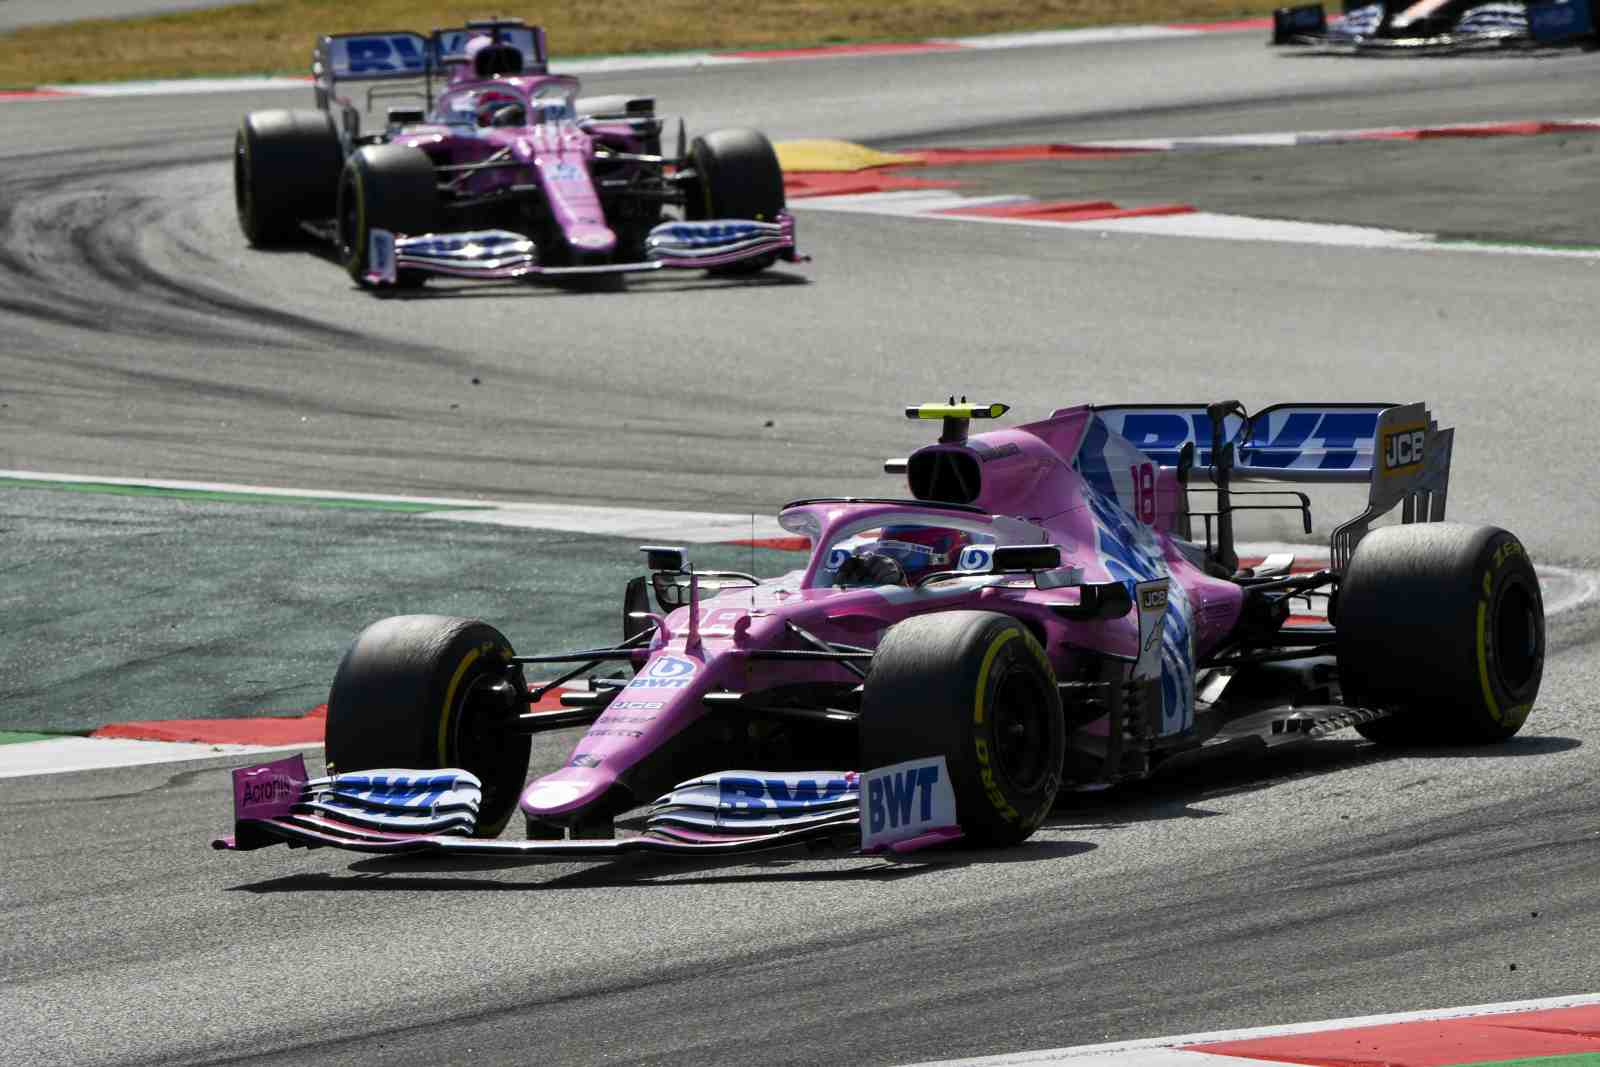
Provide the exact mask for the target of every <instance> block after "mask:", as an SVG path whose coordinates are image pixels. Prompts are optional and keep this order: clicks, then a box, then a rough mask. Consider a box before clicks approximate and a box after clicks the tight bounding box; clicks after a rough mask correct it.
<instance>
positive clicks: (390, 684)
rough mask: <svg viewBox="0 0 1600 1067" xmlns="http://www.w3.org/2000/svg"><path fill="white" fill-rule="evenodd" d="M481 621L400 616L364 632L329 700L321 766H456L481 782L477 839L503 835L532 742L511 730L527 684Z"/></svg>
mask: <svg viewBox="0 0 1600 1067" xmlns="http://www.w3.org/2000/svg"><path fill="white" fill-rule="evenodd" d="M511 655H512V652H511V645H510V643H509V642H507V641H506V639H505V637H504V636H502V635H501V633H500V631H498V630H496V629H495V628H494V627H492V626H490V625H488V624H487V623H482V622H475V621H473V620H471V619H453V618H447V617H445V616H441V615H398V616H395V617H393V618H389V619H383V620H381V621H379V622H375V623H373V624H372V625H371V626H369V627H367V628H366V629H365V630H363V631H362V632H361V635H360V636H359V637H357V638H356V640H355V643H354V644H352V645H351V646H350V648H349V650H348V651H346V652H345V654H344V659H343V660H341V661H340V663H339V670H338V673H336V674H335V675H334V679H333V690H332V691H331V692H330V693H329V694H328V733H327V757H328V766H329V767H330V768H331V769H332V770H334V771H337V772H341V773H342V772H345V771H361V770H371V769H373V768H377V767H404V768H411V769H415V770H436V769H438V768H441V767H457V768H460V769H462V770H467V771H471V772H472V773H473V774H475V775H477V776H478V778H479V779H480V780H481V781H482V782H483V804H482V806H481V808H480V809H479V812H478V825H477V831H476V835H477V836H479V837H495V836H497V835H498V834H499V833H500V831H501V830H503V829H504V828H505V825H506V822H507V820H508V819H510V817H511V814H512V812H514V811H515V810H516V807H517V798H518V796H519V795H520V793H521V792H522V784H523V782H524V780H525V779H526V778H527V774H528V752H529V749H530V747H531V744H532V739H531V738H529V737H528V736H527V735H526V734H518V733H515V732H513V731H512V730H511V729H509V725H510V720H511V719H512V717H513V716H515V714H516V713H517V712H519V711H521V710H523V709H522V704H521V701H522V698H523V695H524V694H526V692H527V684H526V682H524V680H523V677H522V668H521V667H519V666H517V665H516V664H515V663H513V662H512V660H511Z"/></svg>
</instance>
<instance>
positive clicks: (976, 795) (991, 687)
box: [860, 611, 1067, 845]
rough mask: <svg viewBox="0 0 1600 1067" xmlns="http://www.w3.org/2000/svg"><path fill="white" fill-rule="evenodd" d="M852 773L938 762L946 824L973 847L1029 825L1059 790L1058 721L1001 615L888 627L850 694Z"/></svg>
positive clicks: (1034, 653) (1023, 631) (1053, 703)
mask: <svg viewBox="0 0 1600 1067" xmlns="http://www.w3.org/2000/svg"><path fill="white" fill-rule="evenodd" d="M860 730H861V761H862V762H861V768H862V770H863V771H865V770H871V769H873V768H877V767H884V766H889V765H891V764H895V763H900V762H903V761H905V760H911V759H917V758H919V757H923V756H943V757H944V758H945V765H946V766H947V767H948V768H949V771H950V782H951V785H952V786H953V788H954V790H955V798H956V817H957V819H959V821H960V823H961V829H962V832H963V834H964V835H965V836H966V838H967V839H968V840H970V841H972V842H973V843H975V844H979V845H1014V844H1016V843H1017V842H1019V841H1022V840H1024V839H1025V838H1027V837H1028V835H1029V834H1032V833H1033V832H1034V831H1035V830H1036V829H1038V828H1039V824H1040V823H1041V822H1043V821H1044V818H1045V816H1046V815H1048V814H1049V813H1050V807H1051V805H1052V804H1054V802H1055V798H1056V791H1057V790H1058V789H1059V788H1060V786H1061V761H1062V758H1063V756H1064V754H1065V752H1066V743H1067V736H1066V721H1065V719H1063V718H1062V714H1061V695H1060V692H1059V690H1057V688H1056V678H1055V672H1054V671H1053V670H1051V668H1050V663H1049V661H1048V660H1046V659H1045V654H1044V649H1042V648H1040V647H1039V642H1038V641H1036V640H1035V639H1034V637H1033V635H1032V634H1031V633H1029V632H1028V629H1027V627H1025V626H1023V625H1022V624H1021V623H1019V622H1017V620H1015V619H1013V618H1011V617H1010V616H1007V615H1000V614H996V613H994V612H987V611H952V612H944V613H940V614H935V615H923V616H920V617H917V618H912V619H907V620H906V621H904V622H901V623H898V624H896V625H895V626H893V627H891V628H890V629H889V631H888V632H887V633H886V634H884V637H883V641H882V643H880V644H879V645H878V650H877V652H876V653H874V655H873V657H872V670H871V673H869V674H868V675H867V682H866V687H865V689H864V691H863V693H862V697H861V718H860Z"/></svg>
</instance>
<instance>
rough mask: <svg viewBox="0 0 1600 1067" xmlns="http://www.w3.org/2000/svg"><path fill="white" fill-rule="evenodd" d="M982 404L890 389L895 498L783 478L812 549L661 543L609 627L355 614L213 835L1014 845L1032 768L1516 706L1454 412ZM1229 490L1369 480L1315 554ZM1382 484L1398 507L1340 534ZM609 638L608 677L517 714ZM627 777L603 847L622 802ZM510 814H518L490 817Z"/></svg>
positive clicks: (477, 846) (1533, 666)
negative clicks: (802, 495) (293, 733)
mask: <svg viewBox="0 0 1600 1067" xmlns="http://www.w3.org/2000/svg"><path fill="white" fill-rule="evenodd" d="M1005 410H1006V408H1005V406H1004V405H1001V404H993V405H989V404H967V403H965V402H961V403H957V402H955V401H953V400H952V402H951V403H948V404H935V405H924V406H922V407H916V408H910V409H907V414H908V415H911V416H913V417H918V418H934V419H938V420H941V421H942V424H943V433H942V434H941V436H940V438H939V440H938V441H937V443H934V444H930V445H927V446H925V447H923V448H921V449H918V450H917V451H916V452H914V453H913V454H912V455H911V456H910V458H909V459H907V460H892V461H890V462H889V463H888V464H887V465H886V466H887V468H888V469H889V470H891V471H893V472H903V473H904V474H905V476H906V482H907V488H908V489H909V492H910V496H909V498H906V499H846V498H838V499H818V500H801V501H796V502H795V503H792V504H790V505H788V506H787V507H785V508H784V509H783V510H782V512H781V513H780V514H779V516H778V520H779V522H780V524H781V525H782V526H783V527H784V528H785V529H786V530H789V531H791V532H792V533H794V534H797V535H803V536H804V537H806V538H807V539H809V541H810V544H811V552H810V556H809V559H808V560H807V562H806V564H805V566H804V567H803V568H802V569H799V570H795V571H793V572H791V573H788V574H785V575H782V576H780V577H777V578H770V579H758V578H756V577H754V576H752V575H747V574H740V573H733V572H721V571H696V570H695V569H694V568H693V567H692V565H691V564H690V562H689V560H688V559H687V557H686V553H685V552H684V550H683V549H681V548H669V547H646V548H645V549H643V551H644V553H645V556H646V562H647V567H648V570H649V572H650V573H649V575H648V577H639V578H636V579H634V580H633V581H632V582H631V583H630V584H629V586H628V588H627V590H626V593H625V595H624V598H623V618H624V625H623V639H622V641H621V642H620V643H619V644H618V645H616V646H615V647H611V648H599V649H588V650H583V651H579V652H571V653H563V654H559V655H537V656H519V655H517V654H515V653H514V652H513V651H512V647H511V645H510V643H509V642H508V641H507V640H506V639H505V637H504V636H502V635H501V634H500V632H499V631H498V630H496V629H494V628H493V627H491V626H489V625H486V624H485V623H482V622H476V621H472V620H468V619H457V618H444V617H440V616H431V615H412V616H401V617H397V618H390V619H385V620H382V621H380V622H377V623H374V624H373V625H372V626H370V627H368V628H367V629H366V631H364V632H363V633H362V634H361V635H360V636H359V637H358V638H357V639H356V641H355V643H354V644H353V645H352V646H351V647H350V649H349V651H348V652H347V653H346V654H345V656H344V659H343V661H342V662H341V664H340V666H339V669H338V673H337V675H336V677H335V679H334V682H333V688H332V692H331V693H330V695H329V700H328V726H327V760H328V764H329V767H330V776H329V777H326V778H320V779H315V780H308V776H307V774H306V770H305V767H304V764H303V763H301V762H299V757H295V759H294V760H290V761H280V762H278V763H275V764H267V765H264V766H261V767H256V768H249V769H242V770H239V771H236V772H235V787H236V788H235V817H236V835H235V837H234V838H231V839H227V840H225V841H222V842H219V846H221V847H230V848H254V847H260V846H261V845H265V844H271V843H274V842H278V841H288V842H290V843H292V844H303V845H335V846H339V847H343V848H350V849H356V850H360V851H370V852H405V851H419V850H426V851H436V852H443V853H447V854H473V855H479V854H484V853H494V854H499V853H505V854H514V855H522V856H566V857H572V856H574V855H578V856H586V855H610V854H613V853H616V852H621V851H630V850H651V851H665V852H690V853H693V852H707V851H710V852H722V851H738V850H747V849H758V848H770V847H775V846H779V845H787V844H789V843H792V842H793V841H795V840H799V839H805V838H828V839H834V838H839V837H842V836H846V835H848V836H850V837H851V838H856V837H857V836H858V835H859V844H860V846H861V847H862V848H863V849H865V850H868V851H872V850H879V849H885V848H890V849H899V850H904V849H910V848H916V847H920V846H922V845H926V844H930V843H934V842H941V841H949V840H953V839H956V838H964V839H966V840H967V841H969V842H971V843H974V844H979V845H1011V844H1016V843H1018V842H1021V841H1023V840H1024V839H1025V838H1027V837H1028V836H1029V835H1030V834H1032V833H1033V832H1034V830H1035V829H1036V828H1038V827H1039V825H1040V824H1041V823H1042V822H1043V821H1044V819H1045V818H1046V816H1047V815H1048V814H1049V812H1050V810H1051V808H1052V806H1053V805H1054V804H1055V803H1056V801H1057V798H1058V796H1059V795H1060V794H1062V793H1063V792H1066V791H1073V790H1092V789H1098V788H1103V787H1105V786H1108V785H1112V784H1115V783H1117V782H1121V781H1126V780H1129V779H1136V778H1141V777H1144V776H1146V775H1149V774H1151V773H1155V772H1158V771H1161V770H1163V769H1164V768H1171V767H1174V766H1176V765H1179V764H1180V763H1183V762H1185V761H1188V760H1190V759H1192V758H1194V757H1196V756H1198V755H1201V754H1205V753H1210V752H1216V751H1236V750H1238V749H1241V748H1243V749H1246V750H1256V749H1265V748H1270V747H1273V746H1277V745H1283V744H1292V743H1299V742H1305V741H1309V740H1311V739H1313V738H1316V737H1319V736H1321V735H1323V734H1325V733H1328V732H1331V731H1333V730H1337V729H1342V728H1344V727H1347V726H1353V727H1355V728H1356V729H1357V730H1359V731H1360V732H1361V733H1362V734H1363V735H1364V736H1366V737H1368V738H1370V739H1372V740H1374V741H1377V742H1380V743H1384V744H1416V743H1443V744H1462V743H1483V742H1494V741H1502V740H1505V739H1507V738H1509V737H1511V736H1512V735H1513V734H1515V733H1516V732H1517V730H1518V729H1519V728H1520V727H1521V726H1522V723H1523V721H1524V720H1525V719H1526V717H1527V715H1528V712H1529V709H1530V708H1531V706H1532V704H1533V701H1534V698H1535V696H1536V695H1537V693H1538V689H1539V682H1540V677H1541V673H1542V666H1543V659H1544V641H1545V633H1544V611H1543V604H1542V600H1541V597H1540V590H1539V581H1538V578H1537V576H1536V574H1535V572H1534V570H1533V567H1532V566H1531V564H1530V563H1529V560H1528V558H1527V555H1526V553H1525V552H1524V551H1523V547H1522V544H1521V543H1520V542H1519V541H1518V540H1517V539H1516V538H1515V537H1514V536H1512V535H1511V534H1509V533H1507V532H1506V531H1504V530H1501V529H1498V528H1496V527H1492V526H1465V525H1458V524H1453V523H1445V522H1442V521H1440V520H1442V519H1443V516H1444V504H1445V494H1446V491H1447V488H1448V481H1449V469H1450V452H1451V446H1452V442H1453V435H1454V431H1452V430H1449V429H1440V428H1439V427H1438V426H1437V424H1436V423H1435V422H1434V421H1433V419H1432V418H1431V417H1430V415H1429V413H1428V411H1427V409H1426V408H1425V407H1424V406H1423V405H1422V404H1405V405H1394V404H1282V405H1275V406H1273V407H1269V408H1266V409H1264V410H1261V411H1259V412H1256V413H1255V414H1254V415H1249V414H1247V413H1246V412H1245V410H1244V409H1243V408H1242V407H1241V406H1240V405H1239V404H1238V403H1237V402H1223V403H1217V404H1209V405H1139V406H1112V407H1091V406H1080V407H1073V408H1066V409H1062V410H1059V411H1056V412H1055V413H1053V414H1052V415H1050V416H1049V417H1048V418H1046V419H1043V420H1041V421H1038V422H1032V423H1028V424H1026V425H1022V426H1017V427H1014V428H1009V429H999V430H993V431H990V432H987V433H980V434H972V435H969V428H970V423H971V420H973V419H990V418H994V417H998V416H999V415H1001V414H1003V413H1004V412H1005ZM1257 481H1268V482H1288V483H1303V484H1332V483H1349V484H1360V485H1365V486H1367V488H1368V507H1367V508H1366V509H1365V510H1364V511H1363V512H1362V513H1361V514H1360V515H1357V516H1356V517H1355V518H1353V519H1351V520H1349V521H1347V522H1345V523H1343V524H1341V525H1340V526H1339V527H1338V528H1337V529H1336V530H1335V531H1334V533H1333V535H1332V541H1331V546H1330V547H1331V563H1330V565H1329V566H1328V567H1327V568H1325V569H1321V570H1317V571H1315V572H1314V573H1305V572H1303V571H1298V570H1295V569H1293V568H1292V564H1293V558H1292V557H1290V556H1287V555H1284V556H1278V557H1269V558H1268V559H1267V560H1265V561H1264V562H1262V563H1261V564H1259V565H1257V566H1255V567H1253V568H1248V569H1241V568H1240V567H1239V561H1238V557H1237V555H1236V552H1235V545H1234V532H1233V531H1234V520H1235V517H1236V516H1237V515H1238V514H1239V513H1240V512H1242V511H1247V510H1254V509H1286V510H1287V511H1288V512H1290V513H1291V514H1297V515H1299V516H1300V517H1302V519H1303V521H1304V524H1305V529H1306V531H1307V532H1308V533H1309V532H1310V529H1311V526H1310V507H1309V502H1308V500H1307V498H1306V496H1305V495H1304V494H1303V493H1300V492H1298V491H1292V490H1291V491H1285V490H1265V491H1254V492H1251V491H1247V490H1241V489H1239V488H1237V486H1238V485H1239V484H1240V483H1242V482H1257ZM1192 497H1194V498H1199V500H1200V502H1201V503H1203V504H1205V505H1206V506H1205V507H1204V508H1203V509H1201V510H1191V508H1190V501H1191V498H1192ZM1397 507H1398V508H1399V509H1400V518H1401V520H1402V521H1401V522H1400V523H1398V524H1393V525H1387V526H1382V527H1378V528H1370V527H1371V524H1372V523H1373V521H1374V520H1376V519H1378V518H1379V517H1381V516H1383V515H1385V514H1386V513H1388V512H1390V511H1392V510H1394V509H1395V508H1397ZM1197 527H1200V529H1198V530H1197ZM651 591H653V594H654V600H655V609H654V610H652V606H651V604H650V603H649V598H650V592H651ZM1309 598H1325V599H1327V600H1329V601H1331V603H1330V605H1329V611H1328V615H1327V621H1326V622H1323V621H1307V620H1306V618H1304V617H1300V618H1294V617H1291V603H1292V602H1294V601H1301V600H1307V599H1309ZM554 665H564V666H565V667H567V668H570V669H567V670H566V671H565V673H563V674H561V675H559V676H558V677H556V678H553V679H551V680H549V681H547V682H544V683H542V684H541V685H539V686H538V687H537V688H531V689H530V687H529V686H528V684H527V683H526V681H525V680H524V670H525V669H531V668H537V669H538V670H539V671H540V672H541V673H543V672H545V671H550V670H552V669H553V667H554ZM606 665H615V666H620V667H622V668H625V669H626V670H629V671H631V672H632V677H631V678H615V679H605V678H594V679H591V685H590V688H589V689H587V690H584V691H569V692H567V693H566V695H564V696H563V697H562V703H563V704H565V705H568V706H567V707H566V708H564V709H557V710H554V711H536V710H532V709H531V705H533V704H535V703H537V701H538V700H539V699H540V698H541V697H542V696H544V695H545V694H546V693H548V692H553V691H556V689H557V688H558V687H559V686H561V685H562V684H563V683H565V682H567V681H569V680H571V679H573V678H576V677H579V676H581V675H585V674H589V673H590V672H593V671H595V670H596V669H597V668H602V667H604V666H606ZM575 725H587V726H588V731H587V733H586V734H585V735H584V737H583V738H582V740H580V741H579V742H578V743H577V745H576V746H575V747H574V748H573V750H572V751H571V753H570V754H569V756H568V757H567V759H566V760H565V762H564V765H563V766H561V767H559V768H555V769H553V770H551V771H550V772H549V773H546V774H543V775H542V776H540V777H537V778H535V779H534V780H533V781H531V782H527V781H526V779H527V772H528V761H529V752H530V741H529V735H531V734H533V733H537V732H540V731H543V730H549V729H557V728H563V727H571V726H575ZM819 767H820V768H830V769H828V770H815V769H813V768H819ZM724 768H743V769H739V770H724ZM850 768H858V769H859V771H858V770H852V769H850ZM652 802H654V805H653V807H651V808H650V810H649V812H648V813H647V814H646V815H645V816H644V817H643V820H642V832H639V833H634V834H633V835H632V836H626V837H621V838H618V837H617V836H616V829H617V825H618V824H617V820H618V817H619V816H622V815H624V814H625V813H627V812H630V811H632V810H633V809H636V808H639V807H641V806H644V805H651V804H652ZM519 814H520V815H521V817H522V820H523V822H524V823H525V825H526V828H527V836H528V840H509V839H508V840H499V839H498V837H499V835H500V833H501V831H502V829H503V828H504V827H505V826H506V824H507V823H508V821H509V820H510V819H511V818H512V817H513V816H515V815H519ZM623 826H624V828H625V829H634V830H638V829H640V828H641V824H640V823H639V822H637V821H634V822H630V821H628V820H624V822H623Z"/></svg>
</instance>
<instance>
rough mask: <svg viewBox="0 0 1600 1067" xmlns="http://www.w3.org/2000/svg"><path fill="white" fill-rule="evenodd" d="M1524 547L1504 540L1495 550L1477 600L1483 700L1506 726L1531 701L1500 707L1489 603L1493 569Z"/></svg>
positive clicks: (1516, 723)
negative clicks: (1491, 671) (1492, 668)
mask: <svg viewBox="0 0 1600 1067" xmlns="http://www.w3.org/2000/svg"><path fill="white" fill-rule="evenodd" d="M1522 551H1523V550H1522V542H1521V541H1505V542H1502V543H1501V545H1500V547H1499V548H1497V549H1495V550H1494V561H1493V563H1492V565H1491V567H1490V569H1489V570H1487V571H1485V572H1484V574H1483V599H1482V600H1480V601H1478V684H1479V685H1480V686H1482V688H1483V700H1484V703H1485V704H1486V705H1488V708H1489V716H1490V717H1491V718H1493V719H1494V721H1495V722H1497V723H1500V724H1501V725H1504V726H1521V725H1522V723H1523V720H1525V719H1526V718H1527V717H1528V712H1529V711H1530V710H1531V708H1532V705H1530V704H1519V705H1518V706H1516V707H1514V708H1506V709H1504V710H1501V708H1500V702H1499V701H1498V700H1496V699H1495V695H1494V686H1493V684H1492V683H1491V682H1490V681H1489V604H1490V602H1491V601H1492V600H1493V599H1494V581H1493V575H1494V572H1495V571H1498V570H1499V569H1500V568H1501V567H1502V566H1504V565H1505V563H1506V561H1508V560H1510V559H1512V558H1514V557H1517V556H1520V555H1522Z"/></svg>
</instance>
